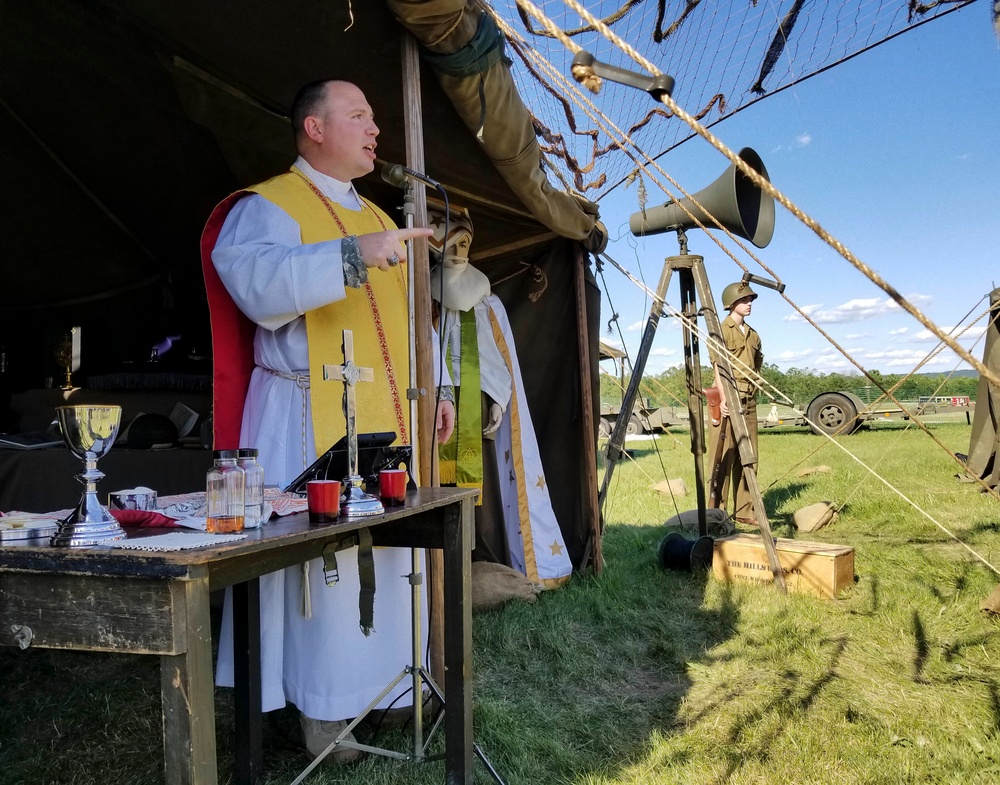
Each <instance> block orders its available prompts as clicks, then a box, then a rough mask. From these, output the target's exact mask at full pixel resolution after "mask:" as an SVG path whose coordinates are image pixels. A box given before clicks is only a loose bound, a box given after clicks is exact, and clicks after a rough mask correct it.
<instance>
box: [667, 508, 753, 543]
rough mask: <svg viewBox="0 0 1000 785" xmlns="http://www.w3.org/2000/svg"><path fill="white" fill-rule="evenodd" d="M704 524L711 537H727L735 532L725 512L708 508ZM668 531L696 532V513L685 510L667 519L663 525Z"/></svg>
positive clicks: (734, 527)
mask: <svg viewBox="0 0 1000 785" xmlns="http://www.w3.org/2000/svg"><path fill="white" fill-rule="evenodd" d="M705 522H706V523H707V524H708V533H709V534H710V535H711V536H712V537H728V536H729V535H730V534H733V533H734V532H735V531H736V526H735V525H734V524H733V522H732V520H731V519H730V517H729V513H728V512H726V511H725V510H721V509H716V508H714V507H710V508H709V509H707V510H705ZM663 525H664V526H666V527H667V528H668V529H680V530H681V531H691V532H695V533H697V531H698V511H697V510H685V511H684V512H682V513H680V514H679V515H675V516H674V517H673V518H667V520H666V521H665V522H664V523H663Z"/></svg>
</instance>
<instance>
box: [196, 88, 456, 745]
mask: <svg viewBox="0 0 1000 785" xmlns="http://www.w3.org/2000/svg"><path fill="white" fill-rule="evenodd" d="M292 121H293V125H294V129H295V137H296V146H297V148H298V151H299V158H298V159H297V160H296V162H295V164H294V166H293V167H292V169H291V170H290V171H289V172H287V173H285V174H282V175H279V176H278V177H275V178H273V179H271V180H268V181H267V182H265V183H261V184H259V185H256V186H253V187H252V188H250V189H247V190H246V191H241V192H238V193H236V194H233V195H232V196H231V197H229V198H228V199H226V200H225V201H224V202H223V203H222V204H220V205H219V207H217V208H216V210H215V212H214V213H213V214H212V217H211V218H210V219H209V222H208V225H207V226H206V230H205V234H204V236H203V239H202V254H203V263H204V270H205V280H206V287H207V289H208V295H209V305H210V308H211V313H212V332H213V343H214V349H215V354H214V360H215V390H214V396H215V409H214V417H215V423H216V432H215V447H216V449H228V448H232V447H236V446H244V447H256V448H258V450H259V454H260V462H261V464H263V466H264V470H265V478H266V482H267V483H268V484H269V485H278V486H279V487H284V486H285V485H286V484H287V483H288V482H290V481H291V480H292V479H293V478H295V477H296V476H298V474H299V473H300V472H302V471H303V469H305V468H306V467H307V466H308V465H309V464H311V463H312V462H313V461H314V460H315V459H316V457H317V456H318V455H320V454H322V453H323V452H325V451H326V450H327V449H328V448H329V447H331V446H332V445H333V444H334V443H336V442H337V441H338V440H339V439H340V438H341V437H342V436H343V435H344V432H345V429H346V426H345V420H344V415H343V410H342V405H341V401H342V396H343V391H344V387H343V385H342V384H340V383H337V382H324V381H322V378H323V375H322V365H323V364H324V363H326V364H340V363H341V362H343V352H342V331H343V330H344V329H350V330H352V332H353V337H354V351H355V355H354V359H355V363H356V364H357V365H359V366H361V367H372V368H374V374H375V381H374V383H365V384H358V385H357V388H356V397H357V411H358V419H357V422H358V425H359V428H360V429H361V430H362V431H365V432H376V431H393V432H395V433H396V434H397V436H398V438H397V442H396V443H399V444H407V443H409V440H410V429H409V423H407V421H406V416H405V413H406V412H407V411H408V408H409V407H408V404H407V402H406V387H407V384H408V381H409V367H408V363H409V345H408V334H407V294H406V279H407V276H406V266H405V264H401V263H400V262H401V261H403V262H405V256H406V251H405V246H404V245H403V243H405V241H406V240H407V239H410V238H413V237H422V236H428V235H429V234H430V232H429V230H426V229H402V230H400V229H397V228H396V227H395V226H394V225H393V223H392V221H391V219H389V217H388V216H387V215H386V214H385V213H384V212H382V211H381V210H380V209H378V208H377V207H375V206H374V205H373V204H371V203H370V202H367V201H366V200H364V199H361V198H360V197H359V195H358V193H357V192H356V190H355V189H354V186H353V185H352V183H351V180H352V179H354V178H356V177H360V176H363V175H365V174H367V173H369V172H371V171H372V170H373V169H374V162H375V146H376V142H375V138H376V136H377V135H378V133H379V130H378V127H377V126H376V125H375V122H374V119H373V116H372V111H371V107H370V106H369V105H368V102H367V101H366V100H365V97H364V94H363V93H362V92H361V90H360V89H358V88H357V87H356V86H355V85H353V84H350V83H348V82H342V81H329V80H327V81H323V82H317V83H313V84H311V85H307V86H306V87H304V88H303V89H302V90H301V91H300V92H299V95H298V96H297V97H296V100H295V103H294V104H293V107H292ZM445 382H446V383H450V380H445ZM446 397H447V396H446ZM453 423H454V408H453V406H452V404H451V403H450V402H448V401H444V402H443V404H442V406H441V407H439V412H438V422H437V436H438V438H439V439H440V440H441V441H442V442H446V441H447V440H448V438H449V436H450V432H451V429H452V427H453ZM374 560H375V572H376V589H377V590H376V593H375V599H374V609H373V619H372V621H373V623H372V627H373V630H369V629H362V627H361V625H360V624H359V575H358V556H357V548H354V549H351V550H346V551H341V552H340V553H338V554H337V565H338V571H339V582H337V583H335V584H334V585H332V586H330V585H328V584H327V582H326V580H325V578H324V570H323V562H322V560H320V559H316V560H313V561H312V562H309V563H307V564H304V565H301V566H300V567H294V568H289V569H285V570H280V571H278V572H275V573H272V574H270V575H266V576H264V577H263V578H262V579H261V590H260V595H261V692H262V696H261V702H262V708H263V710H264V711H270V710H273V709H277V708H281V707H283V706H284V705H285V704H286V702H291V703H293V704H295V706H296V707H297V708H298V709H299V711H300V712H301V719H302V726H303V732H304V736H305V741H306V747H307V750H308V751H309V753H310V755H311V756H312V757H316V756H317V755H318V754H319V752H320V751H322V750H323V749H325V748H326V747H327V746H328V744H329V743H330V742H332V741H333V740H334V738H336V736H337V734H338V733H339V732H340V731H341V730H343V729H344V728H345V727H346V721H347V720H349V719H351V718H354V717H356V716H357V715H358V714H360V712H361V711H362V709H363V708H364V707H365V706H367V705H368V703H369V702H370V701H371V700H372V699H373V698H374V697H375V696H376V695H378V693H379V692H381V690H382V689H383V688H384V687H385V686H386V685H387V684H388V683H389V682H390V681H391V680H392V679H393V678H394V677H395V676H396V675H397V674H398V673H399V672H400V671H401V670H402V669H403V668H404V667H405V666H406V665H408V664H409V663H410V660H411V652H412V644H411V638H410V635H411V614H410V587H409V582H408V580H407V578H406V576H407V575H408V574H409V573H410V571H411V565H410V552H409V550H407V549H393V548H376V549H374ZM425 610H426V609H425ZM424 629H426V627H424ZM369 633H370V634H369ZM216 678H217V682H218V683H219V684H220V685H224V686H230V685H232V683H233V661H232V625H231V603H230V602H229V601H228V598H227V603H226V607H225V610H224V615H223V628H222V635H221V638H220V645H219V663H218V669H217V676H216ZM406 685H407V680H403V682H402V683H401V684H400V685H399V686H398V687H397V688H396V690H395V691H394V692H392V693H390V694H389V695H387V696H386V697H385V699H384V700H383V701H382V703H381V704H380V706H381V707H387V706H388V705H389V704H390V703H392V702H393V701H395V703H394V707H397V708H398V707H402V706H406V705H408V704H410V702H411V701H412V698H411V697H410V696H409V695H405V694H402V693H403V692H404V691H405V689H406ZM401 695H402V697H400V696H401ZM397 699H398V700H397ZM352 740H353V739H352ZM360 754H361V753H360V752H359V751H358V750H354V749H350V748H337V749H335V750H334V752H333V753H332V754H331V755H329V756H328V757H327V758H326V760H327V761H331V762H347V761H350V760H353V759H356V758H357V757H359V756H360Z"/></svg>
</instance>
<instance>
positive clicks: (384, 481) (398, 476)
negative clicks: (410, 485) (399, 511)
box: [378, 469, 407, 507]
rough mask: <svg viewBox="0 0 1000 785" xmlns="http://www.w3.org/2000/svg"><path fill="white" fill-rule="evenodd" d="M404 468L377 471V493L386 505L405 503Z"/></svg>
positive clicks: (392, 505)
mask: <svg viewBox="0 0 1000 785" xmlns="http://www.w3.org/2000/svg"><path fill="white" fill-rule="evenodd" d="M406 479H407V474H406V469H383V470H382V471H380V472H379V473H378V495H379V498H380V499H381V500H382V504H383V505H385V506H386V507H399V506H400V505H401V504H405V503H406Z"/></svg>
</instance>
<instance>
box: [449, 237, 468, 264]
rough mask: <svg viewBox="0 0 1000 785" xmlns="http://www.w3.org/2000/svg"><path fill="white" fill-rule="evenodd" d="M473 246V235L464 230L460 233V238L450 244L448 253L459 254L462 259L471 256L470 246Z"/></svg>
mask: <svg viewBox="0 0 1000 785" xmlns="http://www.w3.org/2000/svg"><path fill="white" fill-rule="evenodd" d="M471 246H472V235H471V234H469V233H468V232H462V233H461V234H460V235H458V239H457V240H455V242H454V243H453V244H452V245H450V246H448V253H449V254H450V255H452V256H458V257H460V258H462V259H468V258H469V248H470V247H471Z"/></svg>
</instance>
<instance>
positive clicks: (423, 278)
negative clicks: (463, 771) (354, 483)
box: [401, 31, 444, 701]
mask: <svg viewBox="0 0 1000 785" xmlns="http://www.w3.org/2000/svg"><path fill="white" fill-rule="evenodd" d="M401 54H402V81H403V124H404V133H405V137H406V165H407V166H408V167H410V168H411V169H415V170H416V171H418V172H422V171H424V126H423V107H422V103H421V95H420V55H419V51H418V45H417V40H416V39H415V38H414V37H413V36H412V35H411V34H410V33H408V32H405V31H404V32H403V35H402V53H401ZM415 185H416V187H415V189H414V197H415V204H414V208H415V211H416V212H415V215H414V221H415V225H416V226H427V192H426V188H425V186H424V184H423V183H416V184H415ZM412 242H413V246H412V254H411V256H410V267H411V272H410V286H411V288H410V296H411V297H412V299H413V335H412V336H411V339H412V340H411V345H412V346H413V347H415V359H416V363H415V370H416V376H415V381H416V384H415V385H413V380H414V365H413V364H411V366H410V376H411V389H416V390H426V391H427V392H426V394H424V395H420V396H418V397H417V400H416V405H414V403H413V402H412V401H411V404H410V431H411V433H412V434H413V437H412V438H413V439H414V442H413V448H414V453H413V454H414V457H415V459H416V461H417V466H418V467H419V477H420V485H421V486H423V487H433V486H436V485H438V473H437V461H436V460H434V456H435V453H436V450H435V449H434V448H435V432H434V407H435V397H436V396H435V392H436V389H437V386H436V384H435V381H434V369H433V367H432V366H433V361H432V357H433V353H432V346H431V341H432V340H433V339H432V333H431V283H430V261H429V257H428V245H427V239H426V238H423V237H420V238H417V239H415V240H413V241H412ZM411 351H412V350H411ZM414 409H416V415H417V416H416V424H415V425H414V419H413V411H414ZM425 557H426V562H427V569H428V578H429V580H428V584H429V585H428V601H429V605H430V609H431V618H430V629H429V631H428V635H429V637H430V663H429V665H430V672H431V675H432V676H433V678H434V680H435V681H437V683H438V684H444V616H443V614H442V611H443V609H444V582H443V577H444V558H443V555H442V553H441V551H439V550H436V549H429V550H427V551H426V554H425ZM413 700H414V701H417V700H420V696H418V695H414V696H413Z"/></svg>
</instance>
